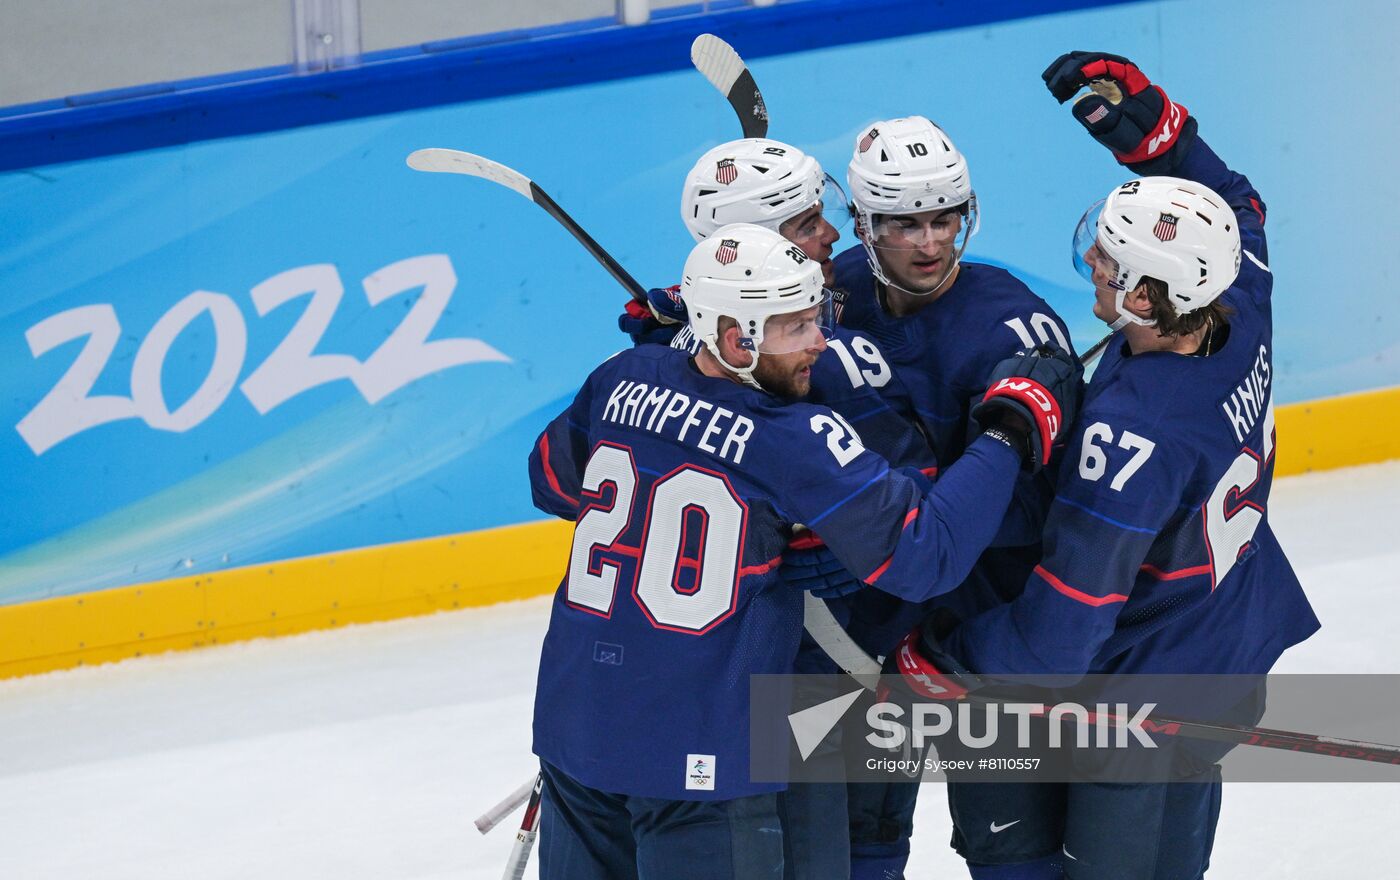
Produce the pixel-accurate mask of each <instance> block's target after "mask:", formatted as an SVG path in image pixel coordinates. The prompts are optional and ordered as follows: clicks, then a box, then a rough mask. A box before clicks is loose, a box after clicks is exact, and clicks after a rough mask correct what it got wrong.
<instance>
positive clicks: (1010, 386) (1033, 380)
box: [972, 342, 1084, 472]
mask: <svg viewBox="0 0 1400 880" xmlns="http://www.w3.org/2000/svg"><path fill="white" fill-rule="evenodd" d="M1083 375H1084V368H1083V367H1081V366H1080V365H1079V364H1078V363H1077V362H1076V361H1075V360H1074V358H1073V357H1072V356H1071V355H1070V353H1069V352H1067V351H1065V350H1064V349H1062V348H1060V347H1059V346H1057V345H1055V344H1053V343H1048V342H1047V343H1044V344H1042V345H1040V346H1038V347H1036V348H1030V349H1023V350H1021V351H1018V352H1016V354H1015V355H1013V356H1012V357H1009V358H1007V359H1006V360H1004V361H1002V362H1001V363H999V364H997V365H996V367H995V368H994V369H993V370H992V375H991V379H990V382H991V386H990V387H989V388H988V389H987V394H986V395H985V396H984V397H983V398H982V400H981V401H980V402H979V403H978V404H977V405H976V406H974V407H973V408H972V418H973V419H975V420H976V422H977V424H978V425H980V426H981V427H982V429H983V430H992V429H1000V430H1002V431H1005V432H1008V433H1011V434H1013V435H1018V436H1021V437H1024V438H1025V440H1026V442H1027V444H1028V448H1027V449H1026V453H1027V455H1026V465H1027V467H1028V468H1029V469H1030V470H1031V471H1032V472H1035V471H1037V470H1039V469H1040V468H1041V467H1043V466H1044V465H1047V464H1049V463H1050V456H1051V453H1052V451H1053V446H1054V445H1055V441H1056V440H1057V439H1058V438H1059V437H1060V436H1061V435H1062V434H1064V432H1065V430H1066V429H1067V428H1068V427H1069V426H1070V424H1072V423H1073V422H1074V414H1075V412H1076V411H1077V410H1078V409H1079V397H1080V394H1082V393H1083Z"/></svg>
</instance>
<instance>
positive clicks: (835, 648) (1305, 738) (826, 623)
mask: <svg viewBox="0 0 1400 880" xmlns="http://www.w3.org/2000/svg"><path fill="white" fill-rule="evenodd" d="M1096 348H1102V345H1099V346H1096ZM1086 357H1087V356H1086ZM806 599H807V602H806V621H805V622H806V626H807V633H808V634H809V635H811V637H812V640H813V641H814V642H816V643H817V646H818V647H819V648H821V649H822V650H823V651H825V652H826V653H827V656H828V657H830V658H831V659H832V660H834V661H835V662H836V663H837V665H838V666H840V667H841V668H842V669H844V670H845V671H846V672H847V673H848V674H849V675H850V676H851V677H852V678H854V679H855V680H856V682H857V683H859V684H860V685H861V686H862V687H864V688H866V689H867V690H871V691H874V690H876V689H877V688H878V686H879V680H880V669H881V666H880V664H879V663H877V662H875V658H873V657H871V656H870V655H869V654H867V653H865V651H864V649H862V648H861V647H860V645H857V644H856V643H855V640H854V639H852V638H851V637H850V635H849V634H848V633H847V632H846V631H845V630H844V629H842V628H841V625H840V624H838V623H837V622H836V619H835V618H834V617H833V616H832V614H831V612H830V611H829V610H828V609H827V607H826V603H824V602H822V601H821V600H820V599H816V598H814V597H813V596H812V594H811V593H807V594H806ZM814 618H815V619H816V623H815V625H814ZM965 699H967V700H968V701H969V702H975V703H982V704H988V703H1002V702H1006V701H1005V700H991V699H987V698H985V697H978V696H977V695H976V693H971V694H968V695H967V697H966V698H965ZM1049 710H1050V707H1049V706H1044V707H1042V711H1041V712H1040V713H1039V714H1045V713H1047V712H1049ZM1092 715H1093V713H1090V716H1091V717H1090V719H1089V721H1090V723H1092V722H1093V720H1094V719H1093V717H1092ZM1143 724H1144V727H1149V728H1150V729H1151V731H1152V732H1153V733H1160V734H1163V735H1165V736H1184V737H1188V738H1190V739H1206V740H1212V741H1214V742H1224V743H1233V744H1234V745H1240V746H1258V747H1259V748H1265V749H1283V750H1286V751H1290V752H1302V753H1305V754H1311V755H1322V756H1324V757H1330V758H1350V759H1352V760H1356V761H1370V762H1372V763H1380V764H1396V765H1400V746H1392V745H1386V744H1385V743H1373V742H1364V741H1361V740H1354V739H1346V738H1343V737H1335V736H1322V735H1320V734H1316V733H1298V732H1296V731H1292V730H1274V729H1272V728H1268V727H1249V726H1245V725H1237V724H1221V723H1211V722H1207V721H1189V720H1186V719H1183V718H1172V717H1169V716H1165V715H1148V716H1146V718H1145V719H1144V722H1143Z"/></svg>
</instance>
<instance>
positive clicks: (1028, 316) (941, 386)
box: [836, 245, 1073, 466]
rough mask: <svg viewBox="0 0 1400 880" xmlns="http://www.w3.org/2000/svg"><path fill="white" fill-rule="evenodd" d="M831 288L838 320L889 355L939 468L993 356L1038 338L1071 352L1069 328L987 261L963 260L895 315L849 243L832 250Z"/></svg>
mask: <svg viewBox="0 0 1400 880" xmlns="http://www.w3.org/2000/svg"><path fill="white" fill-rule="evenodd" d="M836 287H837V289H838V294H837V295H838V297H839V298H840V299H839V308H840V311H839V319H840V322H841V324H842V326H844V327H848V328H850V329H852V330H856V331H858V332H860V333H863V334H865V335H868V336H869V337H870V338H871V339H873V340H874V341H875V343H876V344H877V345H879V347H880V350H881V351H882V352H884V354H885V356H886V357H888V358H889V359H890V362H891V364H892V365H893V366H894V368H895V371H896V372H897V373H898V374H899V377H900V379H901V380H902V381H903V382H904V385H905V387H906V389H907V390H908V393H909V395H910V398H911V399H912V400H913V405H914V409H915V412H916V413H917V414H918V416H919V418H920V419H921V420H922V421H923V423H924V425H925V426H926V427H927V428H928V431H929V435H930V439H931V440H932V443H933V450H934V452H935V453H936V454H937V456H938V459H939V461H941V462H942V463H943V464H944V466H947V465H948V464H951V463H952V462H954V461H956V460H957V457H958V456H959V455H960V454H962V450H963V447H964V446H966V444H967V438H968V414H969V412H970V411H971V409H972V405H973V404H974V403H975V402H977V401H978V400H981V399H982V395H983V394H985V393H986V391H987V378H988V377H989V376H990V375H991V373H992V369H993V368H994V367H995V366H996V365H997V363H998V362H999V361H1001V360H1002V359H1004V358H1007V357H1010V356H1011V355H1013V354H1014V353H1015V352H1016V351H1017V350H1019V349H1022V348H1030V347H1032V346H1034V345H1038V344H1040V343H1041V342H1046V341H1049V342H1054V343H1056V344H1057V345H1059V346H1060V347H1061V348H1063V349H1065V350H1066V351H1073V348H1072V347H1071V345H1070V341H1069V331H1068V330H1067V329H1066V328H1065V324H1064V322H1063V321H1061V320H1060V317H1059V316H1058V315H1056V314H1055V311H1054V310H1053V309H1051V308H1050V306H1049V305H1048V304H1047V303H1046V302H1045V300H1043V299H1041V298H1040V297H1038V296H1036V295H1035V294H1034V293H1032V292H1031V290H1030V288H1028V287H1026V285H1025V284H1023V283H1021V281H1020V280H1018V279H1017V278H1016V277H1015V276H1014V275H1012V274H1011V273H1010V272H1007V271H1006V270H1005V269H1000V268H997V267H995V266H988V265H986V264H983V263H974V262H969V261H966V260H964V261H963V263H962V268H961V269H960V270H959V272H958V277H957V278H956V279H955V280H954V282H953V284H952V286H950V287H949V288H948V289H947V290H946V291H944V293H943V294H942V295H941V296H939V297H938V298H937V299H935V300H933V301H932V302H930V303H928V304H927V305H926V306H924V307H923V308H921V309H919V310H918V311H917V312H914V313H913V314H911V315H907V316H904V317H895V316H893V315H891V314H889V313H888V312H886V311H885V309H884V307H883V306H882V305H881V304H880V302H879V299H878V297H877V295H876V286H875V277H874V275H872V274H871V272H870V266H869V264H868V263H867V262H866V255H865V249H864V248H863V247H861V246H860V245H857V246H855V247H852V248H850V249H848V250H846V251H845V252H843V253H842V254H840V255H839V256H837V258H836Z"/></svg>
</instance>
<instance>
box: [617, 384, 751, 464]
mask: <svg viewBox="0 0 1400 880" xmlns="http://www.w3.org/2000/svg"><path fill="white" fill-rule="evenodd" d="M603 419H604V421H609V422H615V423H617V424H619V425H628V426H630V427H633V428H643V429H645V430H648V431H654V432H656V433H657V434H661V435H663V436H669V437H674V438H675V439H677V440H679V441H680V442H682V443H689V444H690V445H692V446H695V447H698V448H700V449H702V450H704V451H705V452H708V453H710V454H711V455H717V456H719V457H720V458H724V459H728V460H729V461H731V462H733V463H734V464H740V463H741V462H743V460H744V443H745V441H747V440H748V439H749V438H750V437H751V436H753V429H754V424H753V420H752V419H750V418H749V417H748V416H742V415H739V414H738V413H735V412H734V411H733V410H729V409H725V408H724V407H722V406H716V405H715V404H713V403H710V402H709V401H708V400H701V399H700V398H698V397H697V398H693V399H692V398H691V396H690V395H688V394H682V393H681V392H679V391H676V390H674V389H671V388H663V387H661V386H659V385H657V386H652V385H648V384H647V383H645V382H634V381H632V380H630V379H624V380H622V381H621V382H618V383H617V385H616V386H615V387H614V388H613V390H612V392H611V393H610V394H609V395H608V404H607V406H606V407H604V408H603Z"/></svg>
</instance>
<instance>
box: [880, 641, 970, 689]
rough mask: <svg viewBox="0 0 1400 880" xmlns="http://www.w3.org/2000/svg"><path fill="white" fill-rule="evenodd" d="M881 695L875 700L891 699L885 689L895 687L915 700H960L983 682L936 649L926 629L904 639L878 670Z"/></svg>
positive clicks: (955, 660)
mask: <svg viewBox="0 0 1400 880" xmlns="http://www.w3.org/2000/svg"><path fill="white" fill-rule="evenodd" d="M880 671H881V677H880V683H881V691H880V692H877V694H876V698H877V699H879V700H882V701H883V700H886V699H888V698H889V697H891V696H893V697H894V698H895V699H896V700H899V698H900V696H901V695H899V694H894V693H893V692H892V691H889V690H886V689H887V688H893V687H898V688H900V689H901V690H902V691H904V692H906V693H907V694H912V695H913V696H914V697H915V698H919V699H931V700H961V699H962V698H963V697H965V696H967V694H968V692H969V691H974V690H976V689H977V688H979V687H981V686H982V680H981V679H979V678H978V677H977V676H976V675H974V674H973V673H971V672H969V671H968V670H967V668H966V667H964V666H963V665H962V664H961V663H960V662H958V660H957V659H956V658H954V657H953V656H952V655H950V654H947V653H945V652H944V651H943V650H941V649H940V648H939V647H938V643H937V642H936V641H935V640H934V639H933V635H932V633H931V632H930V631H929V627H928V626H919V627H916V628H915V629H914V631H913V632H911V633H909V635H907V636H905V637H904V638H903V639H902V640H901V641H900V643H899V645H898V646H896V647H895V649H894V650H893V651H891V652H890V655H889V656H888V657H886V658H885V664H884V668H883V669H881V670H880Z"/></svg>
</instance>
